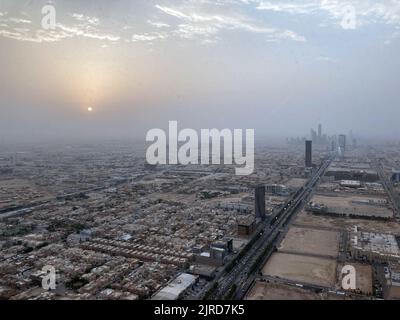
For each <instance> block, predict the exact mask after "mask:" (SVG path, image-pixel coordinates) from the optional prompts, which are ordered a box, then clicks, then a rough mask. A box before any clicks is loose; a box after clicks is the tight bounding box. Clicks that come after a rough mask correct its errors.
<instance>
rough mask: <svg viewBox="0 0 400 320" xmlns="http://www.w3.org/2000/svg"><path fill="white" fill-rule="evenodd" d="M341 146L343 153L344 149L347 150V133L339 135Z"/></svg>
mask: <svg viewBox="0 0 400 320" xmlns="http://www.w3.org/2000/svg"><path fill="white" fill-rule="evenodd" d="M339 147H340V150H341V151H342V153H343V152H344V151H346V135H345V134H341V135H339Z"/></svg>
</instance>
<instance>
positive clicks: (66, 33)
mask: <svg viewBox="0 0 400 320" xmlns="http://www.w3.org/2000/svg"><path fill="white" fill-rule="evenodd" d="M71 17H72V18H73V19H74V21H76V22H77V23H72V24H71V25H70V26H68V25H66V24H63V23H57V24H56V28H55V29H54V30H44V29H42V28H38V29H33V28H32V29H28V28H26V27H21V26H27V25H31V24H32V21H30V20H27V19H21V18H13V17H11V18H7V19H2V20H1V21H2V22H5V23H3V24H2V26H1V28H3V29H1V30H0V35H1V36H3V37H6V38H10V39H14V40H19V41H29V42H35V43H43V42H57V41H61V40H63V39H67V38H74V37H82V38H89V39H95V40H102V41H113V42H115V41H118V40H120V39H121V37H120V36H117V35H113V34H108V33H105V32H102V31H101V30H99V29H98V26H99V24H100V21H99V19H98V18H96V17H89V16H85V15H83V14H78V13H74V14H72V15H71Z"/></svg>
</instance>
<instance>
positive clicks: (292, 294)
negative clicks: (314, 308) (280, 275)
mask: <svg viewBox="0 0 400 320" xmlns="http://www.w3.org/2000/svg"><path fill="white" fill-rule="evenodd" d="M321 299H323V296H322V295H321V294H317V293H313V292H310V291H306V290H304V289H301V288H296V287H293V286H288V285H285V284H280V283H267V282H260V281H258V282H256V283H255V284H254V286H253V288H252V289H251V291H250V292H249V294H248V295H247V297H246V300H321Z"/></svg>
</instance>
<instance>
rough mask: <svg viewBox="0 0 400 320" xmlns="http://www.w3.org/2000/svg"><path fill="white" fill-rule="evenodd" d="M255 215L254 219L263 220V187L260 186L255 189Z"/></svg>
mask: <svg viewBox="0 0 400 320" xmlns="http://www.w3.org/2000/svg"><path fill="white" fill-rule="evenodd" d="M254 198H255V213H256V218H261V219H262V220H265V186H264V185H260V186H257V187H256V189H255V197H254Z"/></svg>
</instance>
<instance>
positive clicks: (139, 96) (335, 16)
mask: <svg viewBox="0 0 400 320" xmlns="http://www.w3.org/2000/svg"><path fill="white" fill-rule="evenodd" d="M48 3H50V4H53V5H54V6H55V8H56V14H57V15H56V23H57V24H56V29H55V30H44V29H43V28H42V27H41V20H42V18H43V15H42V13H41V8H42V7H43V6H44V5H46V4H48ZM352 10H354V13H355V15H352V12H353V11H352ZM399 30H400V3H399V1H367V0H362V1H361V0H360V1H335V0H323V1H296V2H292V1H264V0H237V1H231V0H219V1H208V0H200V1H199V0H196V1H190V0H189V1H172V0H171V1H166V0H165V1H163V0H159V1H153V0H151V1H118V2H115V1H113V2H110V1H73V2H67V1H51V2H47V1H22V0H18V1H14V0H13V1H11V0H2V1H1V2H0V46H1V51H0V69H1V77H0V96H1V105H0V111H1V117H0V136H1V141H2V142H9V141H14V140H15V141H19V140H26V141H35V140H47V139H50V140H57V139H78V138H79V139H96V138H97V139H103V138H112V139H115V138H121V139H122V138H123V139H131V138H132V139H137V140H141V139H144V135H145V132H146V131H147V130H149V129H151V128H154V127H162V128H165V127H166V126H167V124H168V120H178V121H179V124H180V126H182V127H192V128H212V127H217V128H221V129H222V128H225V127H227V128H254V129H255V130H256V137H260V136H262V137H286V136H291V135H306V134H308V132H309V128H310V127H311V126H314V125H315V124H316V123H319V122H322V123H324V128H325V129H326V131H327V132H328V133H329V134H334V133H337V132H340V131H342V132H345V133H347V132H348V130H349V129H350V128H351V129H352V130H353V131H354V132H356V133H357V134H359V135H362V136H365V137H377V138H394V137H396V136H398V135H399V134H400V127H399V126H398V119H399V117H400V111H399V110H400V109H399V108H398V101H399V98H400V97H399V95H400V93H399V90H398V70H399V69H400V57H399V54H398V53H399V52H400V41H399V40H400V39H399V36H400V31H399ZM88 108H92V111H91V112H88Z"/></svg>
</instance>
